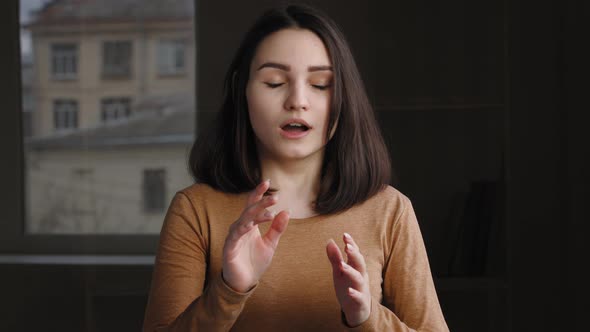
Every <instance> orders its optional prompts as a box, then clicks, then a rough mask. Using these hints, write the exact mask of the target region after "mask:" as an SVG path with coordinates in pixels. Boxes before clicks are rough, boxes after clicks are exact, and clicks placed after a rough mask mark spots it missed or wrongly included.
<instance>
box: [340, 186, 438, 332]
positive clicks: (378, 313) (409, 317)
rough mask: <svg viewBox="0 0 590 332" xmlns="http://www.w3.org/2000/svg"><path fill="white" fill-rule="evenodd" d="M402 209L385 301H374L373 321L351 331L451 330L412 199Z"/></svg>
mask: <svg viewBox="0 0 590 332" xmlns="http://www.w3.org/2000/svg"><path fill="white" fill-rule="evenodd" d="M401 209H402V212H401V214H400V215H399V217H397V220H396V221H395V222H394V224H393V232H392V241H393V242H392V243H393V245H392V247H391V253H390V254H389V257H388V259H387V261H386V263H385V266H384V270H383V285H382V287H383V301H382V303H379V302H378V301H376V300H375V299H373V300H372V303H371V314H370V316H369V318H368V319H367V320H366V321H365V322H363V323H362V324H361V325H359V326H356V327H354V328H349V330H350V331H396V332H397V331H400V332H401V331H420V332H422V331H424V332H427V331H428V332H434V331H437V332H438V331H449V328H448V327H447V324H446V322H445V319H444V316H443V313H442V310H441V308H440V304H439V302H438V297H437V294H436V290H435V288H434V282H433V280H432V274H431V272H430V266H429V263H428V257H427V254H426V248H425V246H424V241H423V240H422V234H421V232H420V228H419V226H418V221H417V219H416V215H415V213H414V209H413V208H412V204H411V202H410V200H409V199H408V198H406V197H404V198H403V205H402V207H401Z"/></svg>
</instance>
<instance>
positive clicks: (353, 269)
mask: <svg viewBox="0 0 590 332" xmlns="http://www.w3.org/2000/svg"><path fill="white" fill-rule="evenodd" d="M343 239H344V243H345V244H346V246H345V250H344V251H345V252H346V256H347V258H348V259H347V263H345V262H344V260H343V258H342V254H341V253H340V249H339V248H338V245H336V243H335V242H334V240H332V239H330V241H329V242H328V245H327V246H326V252H327V254H328V258H329V259H330V262H331V263H332V276H333V278H334V288H335V289H336V297H337V298H338V302H340V307H341V308H342V312H343V313H344V316H345V317H346V323H347V324H348V325H349V326H351V327H354V326H357V325H360V324H362V323H363V322H364V321H366V320H367V319H368V318H369V315H370V314H371V292H370V289H369V276H368V274H367V266H366V264H365V258H364V257H363V255H362V254H361V252H360V250H359V247H358V245H357V244H356V243H355V242H354V240H353V238H352V237H351V236H350V235H349V234H348V233H344V236H343Z"/></svg>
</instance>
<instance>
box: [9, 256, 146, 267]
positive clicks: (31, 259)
mask: <svg viewBox="0 0 590 332" xmlns="http://www.w3.org/2000/svg"><path fill="white" fill-rule="evenodd" d="M154 261H155V256H153V255H0V265H87V266H106V265H109V266H118V265H125V266H129V265H133V266H152V265H154Z"/></svg>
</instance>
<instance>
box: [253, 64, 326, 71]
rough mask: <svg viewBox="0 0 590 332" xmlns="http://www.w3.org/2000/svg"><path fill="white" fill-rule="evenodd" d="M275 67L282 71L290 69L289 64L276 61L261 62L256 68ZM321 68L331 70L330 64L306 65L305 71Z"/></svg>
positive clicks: (319, 69)
mask: <svg viewBox="0 0 590 332" xmlns="http://www.w3.org/2000/svg"><path fill="white" fill-rule="evenodd" d="M267 67H268V68H276V69H280V70H284V71H291V66H289V65H285V64H282V63H276V62H265V63H263V64H262V65H261V66H260V67H258V69H257V70H260V69H262V68H267ZM322 70H330V71H331V70H332V66H309V67H307V71H309V72H312V71H322Z"/></svg>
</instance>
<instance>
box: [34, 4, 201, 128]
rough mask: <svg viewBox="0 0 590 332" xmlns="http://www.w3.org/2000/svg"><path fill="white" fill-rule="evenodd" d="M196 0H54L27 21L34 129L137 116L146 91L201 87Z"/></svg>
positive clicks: (92, 124)
mask: <svg viewBox="0 0 590 332" xmlns="http://www.w3.org/2000/svg"><path fill="white" fill-rule="evenodd" d="M192 16H193V12H192V1H190V0H183V1H177V0H149V1H146V0H143V1H140V0H134V1H129V0H127V1H121V0H119V1H113V0H107V1H96V0H95V1H72V0H65V1H64V0H62V1H52V2H50V3H48V4H47V5H46V6H45V7H44V8H43V9H42V10H40V11H39V13H38V14H37V17H36V19H35V20H34V21H32V22H31V23H30V24H29V25H28V26H27V28H28V29H29V30H30V32H31V37H32V49H33V58H34V63H35V76H34V86H35V88H36V89H35V90H34V99H35V101H36V103H37V109H36V112H35V115H34V120H33V134H34V136H41V137H44V136H50V135H54V134H61V133H67V132H70V131H72V130H76V129H81V128H91V127H96V126H100V125H101V124H103V123H106V122H109V121H119V120H121V119H124V118H126V117H128V116H130V114H131V112H132V107H133V105H134V104H135V103H137V102H140V101H141V100H142V99H143V98H145V97H146V96H154V95H168V94H181V93H185V94H192V93H193V92H194V61H193V59H194V58H195V44H194V37H193V35H194V33H193V21H192Z"/></svg>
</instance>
